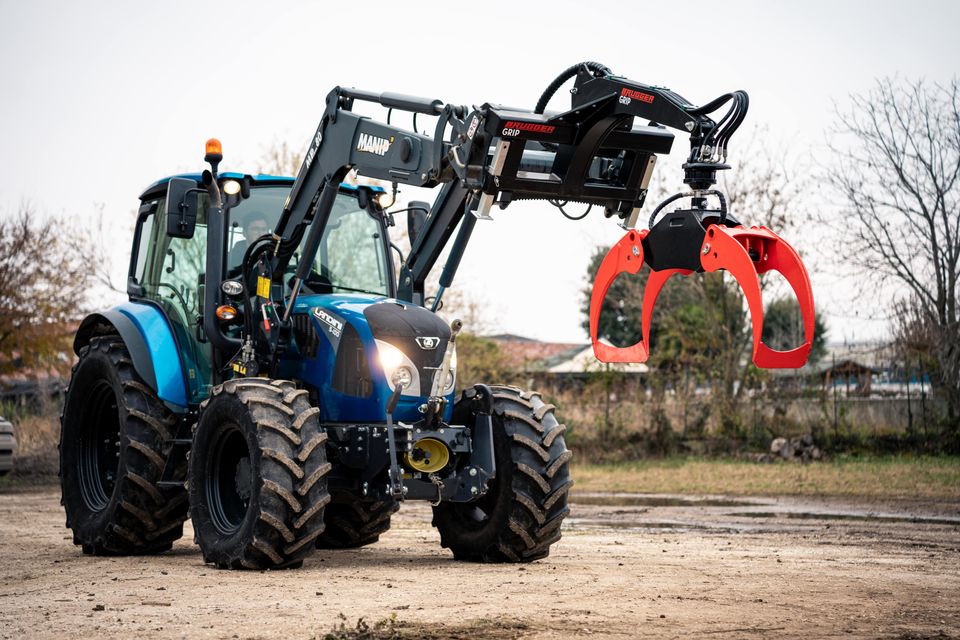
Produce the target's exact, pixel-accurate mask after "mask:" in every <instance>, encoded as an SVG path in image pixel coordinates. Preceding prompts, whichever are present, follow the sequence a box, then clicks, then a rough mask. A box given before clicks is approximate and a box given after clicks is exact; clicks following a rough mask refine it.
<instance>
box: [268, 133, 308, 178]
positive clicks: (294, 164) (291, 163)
mask: <svg viewBox="0 0 960 640" xmlns="http://www.w3.org/2000/svg"><path fill="white" fill-rule="evenodd" d="M302 163H303V152H302V151H295V150H294V149H293V148H292V147H291V146H290V145H289V144H288V143H287V141H286V140H283V141H278V140H274V141H273V142H271V143H270V144H269V145H267V147H265V148H264V149H263V158H262V159H261V161H260V164H259V166H258V167H257V170H258V171H259V172H260V173H269V174H273V175H278V176H295V175H297V172H298V171H300V165H301V164H302Z"/></svg>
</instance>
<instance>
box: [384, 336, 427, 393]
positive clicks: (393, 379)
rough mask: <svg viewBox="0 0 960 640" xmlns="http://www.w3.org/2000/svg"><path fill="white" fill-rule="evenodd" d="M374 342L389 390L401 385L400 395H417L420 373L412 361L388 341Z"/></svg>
mask: <svg viewBox="0 0 960 640" xmlns="http://www.w3.org/2000/svg"><path fill="white" fill-rule="evenodd" d="M375 342H376V343H377V354H378V356H379V358H380V366H381V367H383V373H384V375H385V376H386V377H387V386H389V387H390V391H395V390H396V389H397V387H402V388H403V391H402V392H401V395H404V396H419V395H420V374H419V372H418V371H417V366H416V365H415V364H413V361H412V360H410V358H408V357H407V356H406V354H404V353H403V351H400V349H397V348H396V347H395V346H393V345H392V344H390V343H389V342H384V341H383V340H375Z"/></svg>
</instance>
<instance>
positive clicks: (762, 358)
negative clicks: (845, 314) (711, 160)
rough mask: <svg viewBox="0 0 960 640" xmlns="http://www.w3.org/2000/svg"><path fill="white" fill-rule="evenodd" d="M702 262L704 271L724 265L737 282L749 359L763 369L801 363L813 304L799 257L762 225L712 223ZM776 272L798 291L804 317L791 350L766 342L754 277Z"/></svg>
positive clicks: (809, 343) (807, 347)
mask: <svg viewBox="0 0 960 640" xmlns="http://www.w3.org/2000/svg"><path fill="white" fill-rule="evenodd" d="M700 254H701V258H700V263H701V265H702V266H703V269H704V270H705V271H717V270H718V269H726V270H727V271H729V272H730V274H731V275H732V276H733V277H734V278H735V279H736V281H737V282H738V283H739V284H740V288H741V289H742V290H743V294H744V296H745V297H746V298H747V305H748V306H749V308H750V317H751V319H752V322H753V363H754V364H755V365H757V366H758V367H760V368H761V369H796V368H799V367H802V366H803V365H804V364H805V363H806V361H807V356H808V355H809V354H810V348H811V347H812V346H813V327H814V306H813V289H812V288H811V286H810V276H809V275H807V270H806V268H805V267H804V266H803V262H801V260H800V256H799V255H798V254H797V252H796V251H795V250H794V248H793V247H791V246H790V245H789V244H787V242H786V241H785V240H784V239H783V238H781V237H780V236H778V235H777V234H775V233H774V232H772V231H770V230H769V229H767V228H766V227H751V228H749V229H745V228H743V227H734V228H729V227H723V226H720V225H715V224H714V225H710V226H709V227H707V233H706V236H705V237H704V239H703V245H702V247H701V251H700ZM767 271H778V272H780V273H781V274H782V275H783V277H784V278H785V279H786V281H787V282H789V283H790V286H791V287H792V288H793V292H794V294H795V295H796V296H797V302H798V303H799V304H800V313H801V316H802V318H803V336H804V343H803V344H802V345H800V346H799V347H797V348H796V349H791V350H790V351H776V350H774V349H771V348H770V347H768V346H767V345H765V344H764V343H763V341H762V339H761V336H762V335H763V296H762V294H761V292H760V283H759V280H758V279H757V276H758V275H759V274H761V273H765V272H767Z"/></svg>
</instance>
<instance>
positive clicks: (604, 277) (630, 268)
mask: <svg viewBox="0 0 960 640" xmlns="http://www.w3.org/2000/svg"><path fill="white" fill-rule="evenodd" d="M646 235H647V231H646V230H644V231H636V230H631V231H628V232H627V233H626V234H625V235H624V236H623V237H622V238H620V240H619V241H618V242H617V244H615V245H613V246H612V247H610V251H608V252H607V255H605V256H604V257H603V261H602V262H601V263H600V268H599V269H597V275H596V276H595V277H594V279H593V292H592V293H591V294H590V340H591V342H593V354H594V355H595V356H596V357H597V360H600V361H601V362H643V361H645V360H646V359H647V358H648V357H649V355H650V351H649V349H648V348H647V344H646V341H645V340H641V341H640V342H638V343H636V344H635V345H632V346H629V347H614V346H611V345H608V344H603V343H602V342H600V340H599V337H598V335H597V333H598V329H599V325H600V308H601V307H602V306H603V300H604V298H606V297H607V292H608V291H609V290H610V286H611V285H612V284H613V281H614V280H616V279H617V276H618V275H620V274H621V273H633V274H635V273H638V272H639V271H640V268H641V267H642V266H643V245H642V244H641V241H642V240H643V239H644V238H645V237H646Z"/></svg>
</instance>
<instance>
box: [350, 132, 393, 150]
mask: <svg viewBox="0 0 960 640" xmlns="http://www.w3.org/2000/svg"><path fill="white" fill-rule="evenodd" d="M392 142H393V138H390V139H389V140H387V139H386V138H380V137H378V136H372V135H369V134H367V133H361V134H360V137H359V138H357V151H364V152H366V153H375V154H377V155H378V156H385V155H387V151H389V150H390V144H391V143H392Z"/></svg>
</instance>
